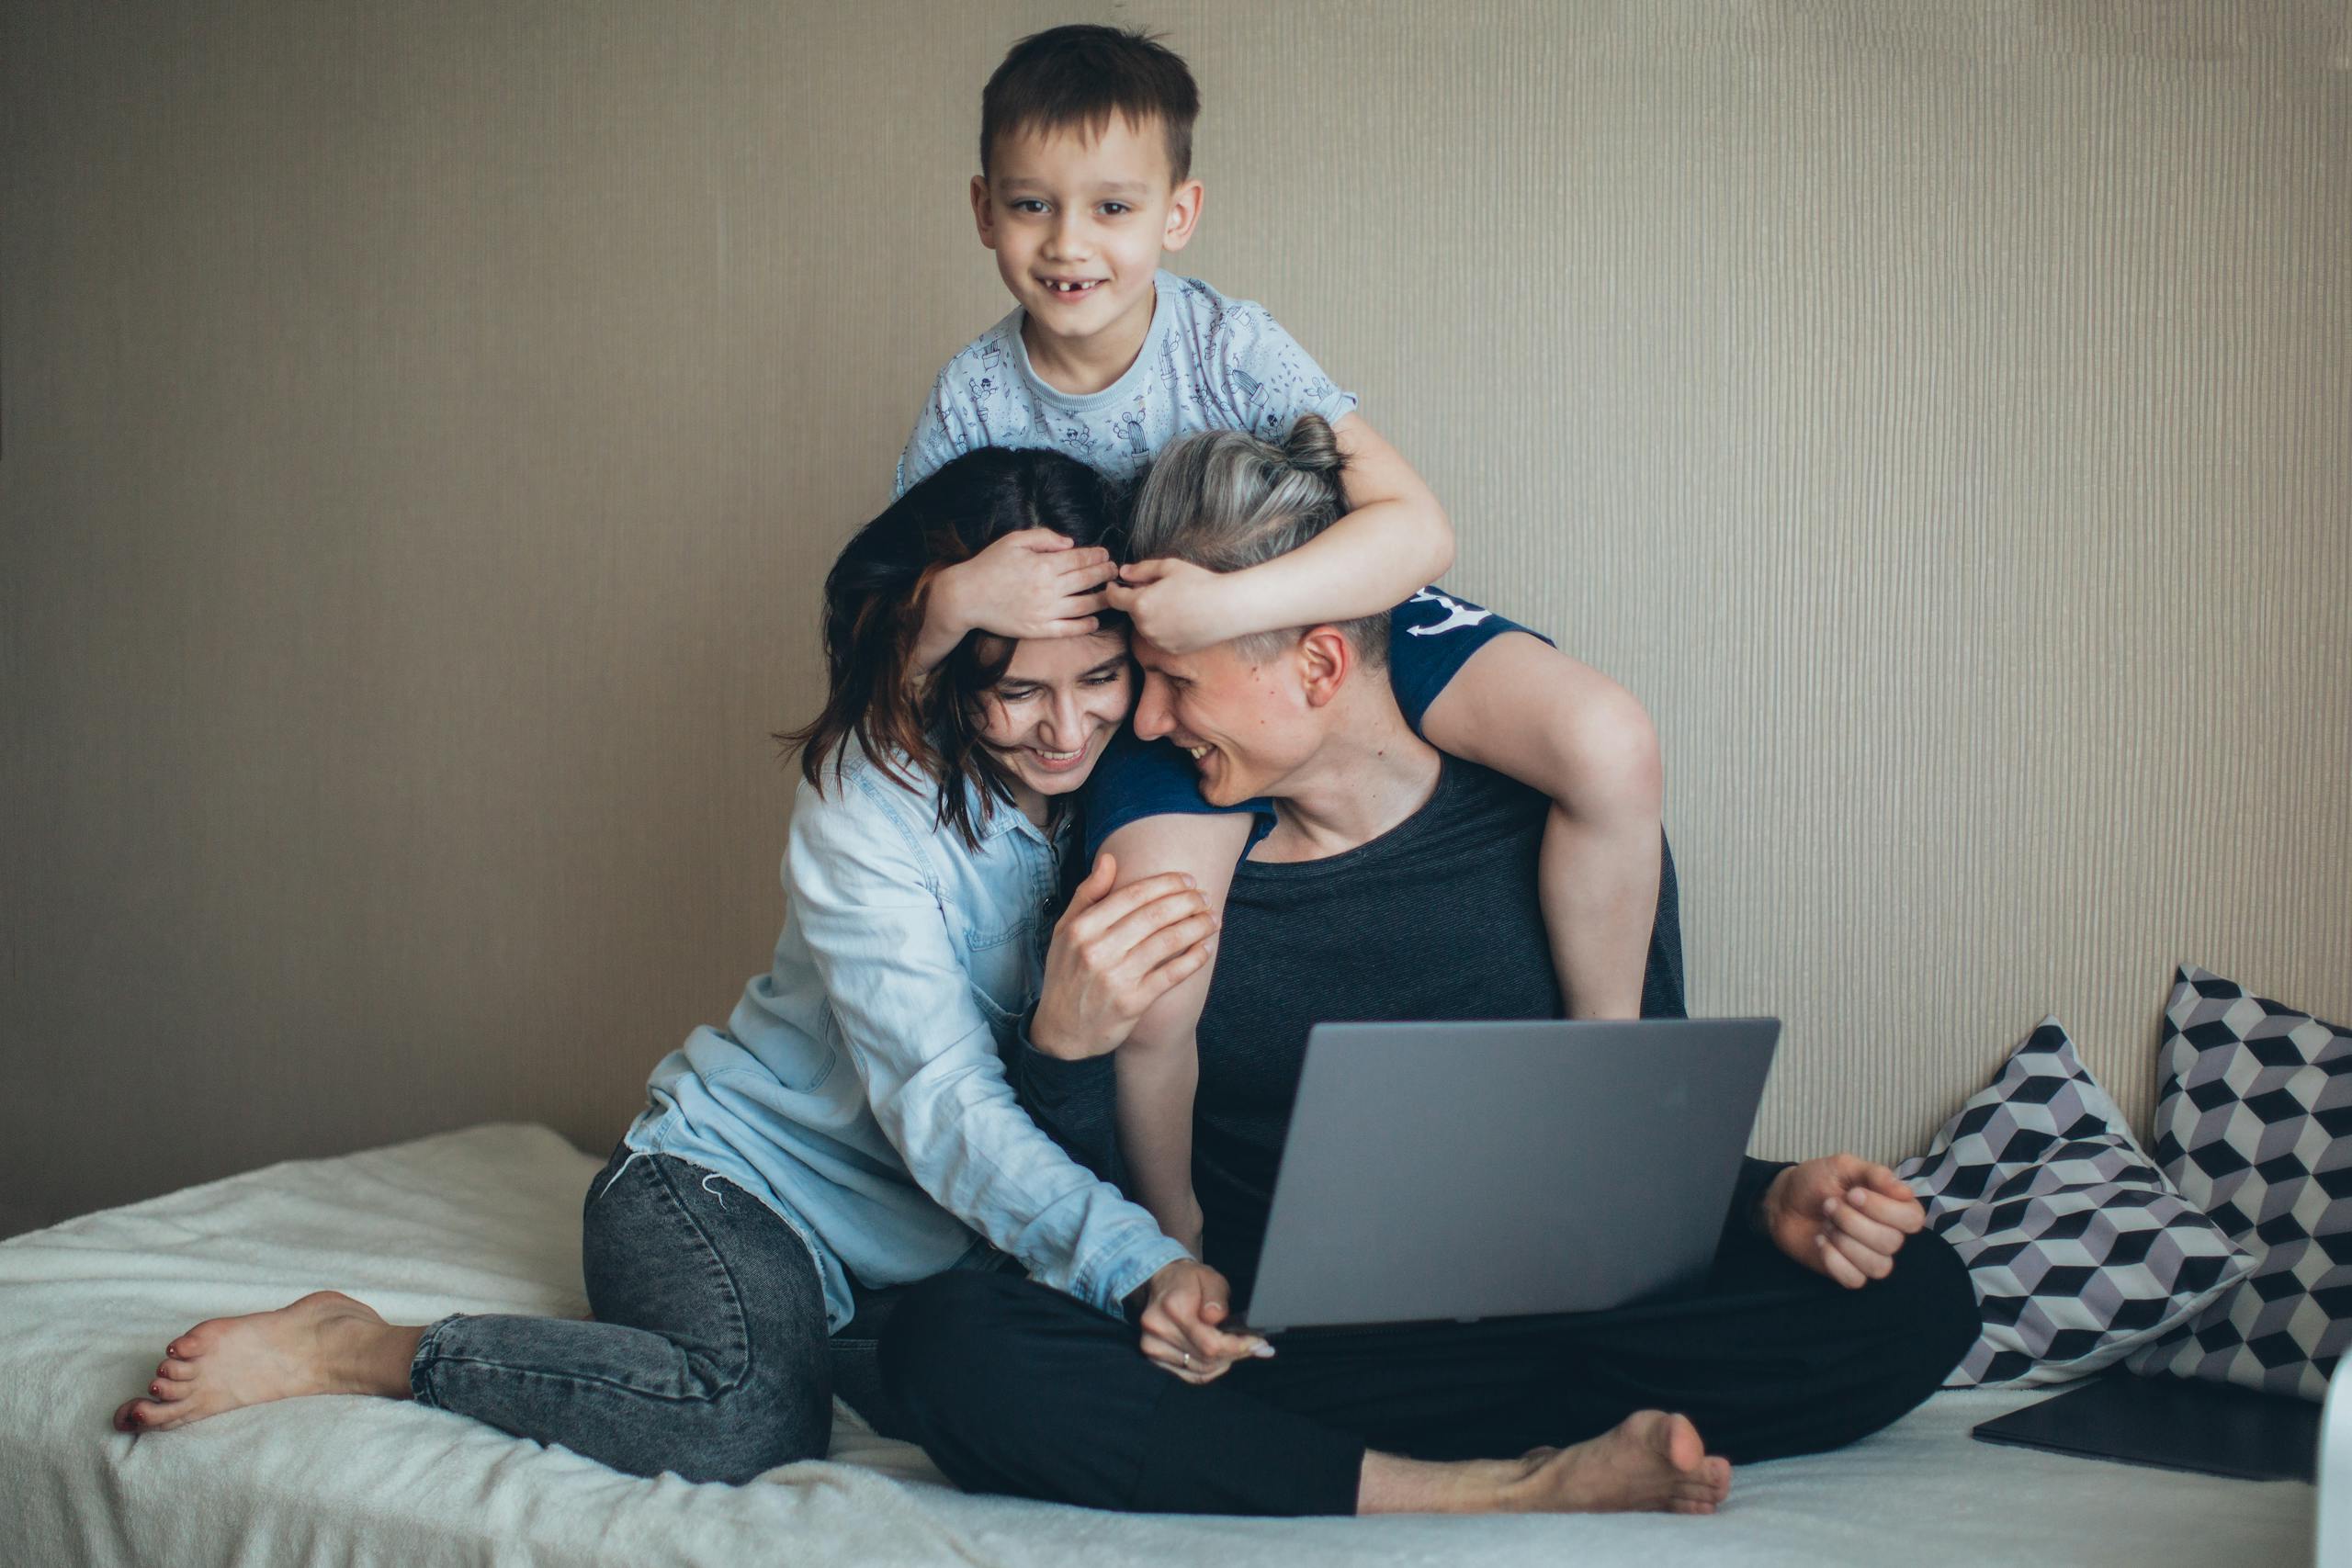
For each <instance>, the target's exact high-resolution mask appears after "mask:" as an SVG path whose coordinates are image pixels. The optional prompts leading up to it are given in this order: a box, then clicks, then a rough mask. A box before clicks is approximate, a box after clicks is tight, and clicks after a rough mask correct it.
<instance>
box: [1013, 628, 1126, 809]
mask: <svg viewBox="0 0 2352 1568" xmlns="http://www.w3.org/2000/svg"><path fill="white" fill-rule="evenodd" d="M1134 697H1135V677H1134V674H1133V672H1132V669H1131V667H1130V665H1129V664H1128V661H1127V637H1126V633H1125V631H1124V630H1119V631H1106V632H1096V633H1094V634H1093V635H1092V636H1091V637H1051V638H1040V637H1028V638H1024V639H1023V640H1022V641H1020V642H1018V643H1015V644H1014V645H1013V649H1012V662H1010V663H1008V664H1007V665H1006V666H1005V667H1004V674H1003V675H1002V676H1001V678H1000V679H999V680H998V681H997V683H996V684H995V685H993V686H991V687H989V692H988V694H987V696H986V697H985V698H983V699H982V700H983V701H984V702H985V703H986V705H987V713H988V722H987V724H986V726H985V727H984V728H982V730H981V732H980V738H981V739H983V740H984V741H986V742H987V744H988V747H989V750H991V751H993V752H995V753H996V756H997V759H998V760H999V761H1001V762H1002V763H1004V765H1005V767H1006V769H1007V770H1008V771H1010V772H1011V773H1012V776H1013V779H1014V781H1015V788H1014V790H1013V795H1014V798H1015V800H1016V801H1017V802H1018V803H1019V804H1020V806H1021V808H1022V809H1023V811H1025V812H1027V813H1028V814H1029V816H1030V818H1031V819H1032V820H1033V821H1042V820H1043V819H1044V816H1045V810H1046V796H1049V795H1068V794H1069V793H1070V792H1071V791H1072V790H1075V789H1076V788H1078V786H1079V785H1080V784H1084V783H1085V782H1086V779H1087V775H1088V774H1090V773H1093V772H1094V764H1095V763H1096V762H1097V761H1100V760H1101V759H1102V756H1103V747H1104V746H1106V745H1108V744H1109V743H1110V740H1111V737H1112V735H1113V734H1114V733H1115V732H1116V731H1117V729H1118V728H1119V726H1120V724H1121V723H1123V722H1124V721H1125V718H1126V716H1127V709H1128V708H1129V707H1130V706H1132V705H1133V704H1134Z"/></svg>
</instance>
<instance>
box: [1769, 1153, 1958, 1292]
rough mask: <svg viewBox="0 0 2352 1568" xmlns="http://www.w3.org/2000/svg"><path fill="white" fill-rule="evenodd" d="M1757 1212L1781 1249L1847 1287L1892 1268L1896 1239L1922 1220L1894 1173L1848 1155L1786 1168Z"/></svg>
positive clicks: (1920, 1211) (1917, 1227)
mask: <svg viewBox="0 0 2352 1568" xmlns="http://www.w3.org/2000/svg"><path fill="white" fill-rule="evenodd" d="M1758 1217H1759V1218H1760V1219H1761V1221H1762V1223H1763V1225H1764V1230H1765V1233H1766V1234H1767V1235H1770V1237H1771V1238H1772V1241H1773V1244H1774V1245H1775V1246H1777V1247H1779V1248H1780V1249H1781V1251H1782V1252H1784V1253H1786V1254H1787V1255H1788V1256H1789V1257H1791V1258H1794V1259H1795V1260H1796V1261H1797V1262H1799V1263H1802V1264H1804V1266H1805V1267H1806V1268H1808V1269H1812V1270H1813V1271H1814V1272H1815V1273H1816V1274H1826V1275H1828V1276H1829V1277H1830V1278H1831V1279H1833V1280H1837V1281H1838V1283H1839V1284H1841V1285H1843V1286H1845V1287H1846V1288H1847V1289H1848V1290H1849V1291H1859V1290H1860V1289H1861V1288H1862V1287H1863V1286H1864V1285H1866V1284H1868V1283H1870V1282H1871V1280H1883V1279H1885V1278H1886V1277H1887V1276H1888V1275H1889V1274H1891V1273H1893V1272H1894V1255H1895V1254H1896V1253H1897V1252H1899V1251H1901V1250H1902V1247H1903V1239H1904V1237H1905V1236H1909V1235H1917V1234H1918V1232H1919V1230H1920V1228H1921V1227H1922V1226H1924V1225H1925V1224H1927V1223H1928V1212H1927V1210H1925V1209H1924V1208H1922V1207H1920V1205H1919V1200H1918V1199H1917V1198H1916V1197H1914V1196H1913V1195H1912V1192H1911V1189H1910V1188H1908V1187H1906V1186H1905V1185H1904V1184H1903V1182H1902V1181H1901V1180H1900V1179H1897V1178H1896V1176H1895V1174H1894V1172H1893V1171H1892V1170H1889V1169H1888V1168H1886V1167H1884V1166H1883V1165H1878V1164H1875V1163H1873V1162H1871V1161H1870V1160H1865V1159H1861V1158H1859V1157H1857V1156H1853V1155H1829V1156H1825V1157H1823V1158H1821V1159H1809V1160H1807V1161H1805V1162H1804V1164H1803V1165H1792V1166H1791V1167H1789V1168H1788V1169H1786V1170H1784V1171H1782V1172H1781V1174H1780V1175H1778V1176H1776V1177H1774V1178H1773V1179H1772V1185H1771V1186H1770V1187H1768V1188H1766V1189H1765V1190H1764V1201H1763V1204H1762V1206H1761V1213H1760V1214H1759V1216H1758Z"/></svg>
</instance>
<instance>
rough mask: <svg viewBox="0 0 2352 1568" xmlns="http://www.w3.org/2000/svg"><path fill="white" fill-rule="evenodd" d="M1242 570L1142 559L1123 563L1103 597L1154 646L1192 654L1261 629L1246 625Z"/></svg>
mask: <svg viewBox="0 0 2352 1568" xmlns="http://www.w3.org/2000/svg"><path fill="white" fill-rule="evenodd" d="M1241 575H1242V574H1241V573H1238V572H1216V571H1211V570H1208V568H1206V567H1203V566H1194V565H1193V563H1192V562H1190V561H1182V560H1176V559H1173V558H1162V559H1158V560H1142V561H1136V562H1135V563H1133V564H1132V565H1129V566H1125V567H1122V568H1120V569H1119V576H1118V579H1117V581H1114V582H1112V583H1111V584H1110V585H1109V586H1108V587H1106V588H1104V589H1103V598H1104V599H1105V600H1106V601H1108V602H1109V604H1110V606H1111V608H1113V609H1114V610H1122V611H1125V613H1126V615H1127V616H1128V617H1129V618H1130V619H1131V620H1133V621H1134V622H1135V624H1136V636H1138V637H1142V638H1144V639H1145V640H1146V641H1148V642H1149V643H1150V644H1152V646H1153V647H1155V648H1163V649H1167V650H1168V651H1169V652H1170V653H1191V652H1193V650H1194V649H1203V648H1207V647H1209V646H1210V645H1212V644H1214V643H1220V642H1225V641H1227V640H1228V639H1230V638H1233V637H1241V636H1244V635H1246V634H1247V633H1250V632H1252V631H1256V630H1260V629H1261V628H1260V627H1256V626H1248V625H1245V624H1243V621H1242V618H1241V612H1242V611H1243V610H1244V609H1245V608H1246V607H1245V606H1244V605H1242V604H1239V603H1238V602H1237V601H1238V598H1239V597H1240V595H1239V592H1238V588H1237V586H1236V585H1237V583H1238V581H1239V579H1240V577H1241Z"/></svg>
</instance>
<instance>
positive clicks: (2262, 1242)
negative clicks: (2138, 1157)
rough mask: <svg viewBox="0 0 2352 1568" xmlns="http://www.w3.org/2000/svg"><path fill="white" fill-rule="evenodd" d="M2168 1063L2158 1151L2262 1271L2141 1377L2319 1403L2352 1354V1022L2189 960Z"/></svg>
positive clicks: (2170, 1027)
mask: <svg viewBox="0 0 2352 1568" xmlns="http://www.w3.org/2000/svg"><path fill="white" fill-rule="evenodd" d="M2160 1065H2161V1066H2162V1070H2163V1081H2162V1082H2161V1084H2160V1085H2159V1086H2158V1089H2157V1101H2156V1157H2157V1159H2158V1160H2160V1161H2161V1162H2163V1165H2164V1168H2165V1173H2166V1174H2167V1175H2169V1176H2170V1177H2171V1178H2172V1179H2173V1181H2174V1183H2175V1184H2176V1185H2177V1186H2178V1187H2179V1188H2180V1190H2181V1192H2182V1193H2183V1194H2184V1195H2185V1196H2187V1197H2188V1198H2189V1199H2190V1200H2191V1201H2194V1202H2195V1203H2197V1205H2198V1206H2199V1208H2202V1209H2203V1210H2204V1211H2205V1212H2206V1213H2208V1214H2210V1215H2211V1216H2212V1218H2213V1220H2214V1222H2215V1223H2216V1224H2219V1225H2220V1226H2221V1227H2222V1229H2223V1230H2226V1231H2228V1232H2229V1233H2230V1235H2232V1236H2233V1238H2235V1239H2236V1241H2237V1242H2238V1244H2239V1245H2240V1246H2242V1247H2245V1249H2246V1250H2247V1251H2248V1252H2250V1253H2252V1254H2253V1255H2254V1258H2255V1265H2254V1273H2253V1275H2252V1276H2251V1277H2250V1278H2249V1279H2247V1280H2246V1281H2245V1284H2243V1285H2240V1286H2239V1287H2237V1288H2236V1289H2235V1290H2233V1291H2231V1292H2229V1293H2228V1294H2226V1295H2224V1296H2223V1297H2222V1299H2221V1300H2219V1301H2217V1302H2215V1303H2213V1304H2212V1306H2211V1309H2210V1310H2208V1311H2207V1312H2206V1313H2205V1314H2204V1315H2203V1316H2201V1317H2199V1319H2198V1320H2197V1321H2196V1323H2195V1324H2194V1325H2191V1326H2190V1327H2189V1329H2188V1332H2187V1333H2186V1334H2185V1335H2183V1336H2181V1337H2178V1338H2177V1340H2176V1341H2175V1342H2174V1343H2172V1344H2169V1345H2164V1346H2157V1347H2154V1348H2149V1349H2147V1350H2145V1351H2143V1352H2142V1353H2141V1354H2140V1355H2138V1356H2137V1357H2135V1358H2133V1359H2132V1362H2131V1368H2132V1371H2142V1372H2173V1373H2177V1374H2178V1375H2179V1376H2182V1377H2194V1378H2211V1379H2213V1380H2215V1381H2217V1382H2233V1383H2242V1384H2244V1385H2245V1386H2246V1387H2248V1388H2259V1389H2267V1390H2269V1391H2271V1392H2272V1393H2292V1394H2300V1395H2301V1396H2302V1397H2303V1398H2305V1399H2311V1400H2317V1399H2320V1398H2322V1397H2324V1395H2325V1394H2326V1393H2327V1378H2328V1373H2329V1372H2330V1371H2333V1370H2334V1369H2335V1360H2336V1358H2337V1357H2339V1356H2341V1355H2342V1354H2344V1352H2345V1350H2346V1348H2352V1137H2347V1136H2346V1134H2352V1032H2346V1031H2345V1030H2343V1029H2340V1028H2337V1027H2336V1026H2335V1025H2334V1024H2329V1023H2323V1022H2321V1021H2319V1020H2318V1019H2315V1018H2313V1017H2312V1016H2311V1015H2310V1014H2309V1013H2302V1012H2297V1011H2295V1010H2293V1009H2291V1008H2284V1007H2281V1006H2279V1005H2278V1003H2277V1002H2274V1001H2267V1000H2265V999H2264V998H2260V997H2250V996H2248V995H2246V993H2245V990H2244V989H2243V988H2241V987H2238V986H2235V985H2233V984H2232V983H2231V982H2229V981H2227V980H2224V979H2222V977H2221V976H2218V975H2212V974H2208V973H2207V972H2206V971H2204V970H2202V969H2197V968H2189V967H2184V968H2182V969H2181V971H2180V974H2179V978H2178V980H2177V983H2176V984H2175V985H2174V987H2173V993H2172V1003H2171V1005H2170V1006H2169V1007H2167V1008H2166V1009H2165V1043H2164V1051H2163V1055H2162V1058H2161V1064H2160Z"/></svg>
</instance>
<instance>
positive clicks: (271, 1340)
mask: <svg viewBox="0 0 2352 1568" xmlns="http://www.w3.org/2000/svg"><path fill="white" fill-rule="evenodd" d="M423 1337H424V1329H422V1328H404V1327H401V1326H400V1325H397V1324H390V1323H386V1322H385V1321H384V1320H383V1319H382V1318H380V1317H379V1316H378V1315H376V1313H375V1310H374V1309H373V1308H371V1307H368V1306H364V1305H362V1304H361V1303H358V1302H356V1301H353V1300H352V1299H351V1298H350V1297H349V1296H346V1295H344V1294H342V1293H341V1292H335V1291H319V1292H314V1293H312V1294H311V1295H307V1296H304V1297H303V1298H302V1299H301V1300H300V1301H299V1302H296V1303H293V1304H291V1305H290V1306H282V1307H280V1308H278V1309H277V1311H276V1312H257V1313H254V1314H250V1315H248V1316H245V1317H216V1318H210V1319H208V1320H207V1321H205V1322H203V1323H199V1324H198V1325H196V1326H195V1327H194V1328H191V1329H189V1330H188V1331H187V1333H186V1334H183V1335H181V1336H180V1337H178V1338H177V1339H175V1340H173V1341H172V1342H171V1344H170V1345H169V1346H168V1347H166V1348H165V1349H164V1359H163V1361H162V1363H161V1364H160V1365H158V1366H157V1367H156V1368H155V1377H154V1380H153V1382H150V1383H149V1384H148V1385H147V1394H148V1397H147V1398H145V1399H134V1400H131V1401H130V1402H129V1403H127V1404H124V1405H123V1406H122V1407H121V1408H120V1409H119V1410H117V1411H116V1412H115V1413H114V1425H115V1429H116V1430H117V1431H120V1432H168V1431H170V1430H171V1429H172V1428H173V1427H185V1426H187V1424H188V1423H189V1422H191V1421H201V1420H203V1419H204V1418H205V1417H206V1416H218V1415H220V1413H221V1412H222V1411H224V1410H234V1409H236V1408H238V1407H239V1406H240V1405H246V1404H266V1403H267V1402H268V1401H270V1400H273V1399H292V1398H295V1397H297V1396H298V1395H300V1394H306V1393H377V1394H385V1395H388V1396H390V1397H392V1398H396V1399H405V1398H407V1397H408V1392H409V1386H408V1366H409V1362H410V1361H411V1360H412V1359H414V1357H415V1355H416V1345H417V1341H418V1340H419V1339H421V1338H423Z"/></svg>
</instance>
